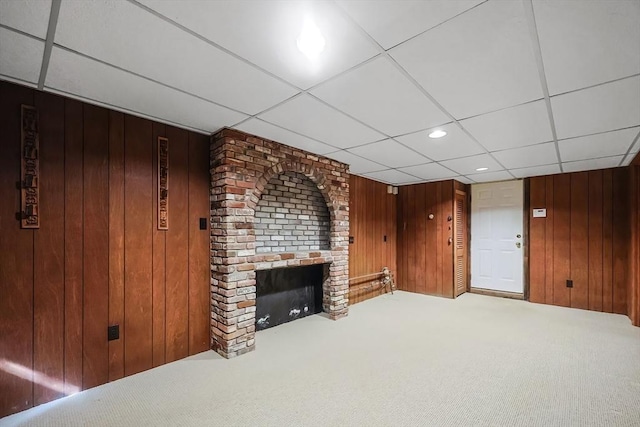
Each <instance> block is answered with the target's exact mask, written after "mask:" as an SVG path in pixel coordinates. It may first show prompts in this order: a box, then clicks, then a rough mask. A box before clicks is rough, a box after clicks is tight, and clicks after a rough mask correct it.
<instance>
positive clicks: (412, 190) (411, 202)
mask: <svg viewBox="0 0 640 427" xmlns="http://www.w3.org/2000/svg"><path fill="white" fill-rule="evenodd" d="M416 187H417V186H416V185H410V186H409V187H408V188H407V197H408V200H407V210H408V211H409V212H412V214H411V215H410V216H409V218H408V221H407V231H406V236H407V243H408V245H407V252H405V253H404V254H403V256H405V257H406V258H407V289H406V290H408V291H409V292H416V289H417V286H416V270H417V268H416V255H417V254H416V249H417V248H416V232H417V223H418V215H417V213H416Z"/></svg>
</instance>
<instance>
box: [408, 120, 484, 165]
mask: <svg viewBox="0 0 640 427" xmlns="http://www.w3.org/2000/svg"><path fill="white" fill-rule="evenodd" d="M436 129H440V130H444V131H446V132H447V135H445V136H443V137H442V138H438V139H433V138H429V133H431V131H433V130H435V129H429V130H426V131H422V132H415V133H412V134H409V135H404V136H399V137H396V138H395V139H396V140H397V141H398V142H401V143H402V144H404V145H406V146H407V147H410V148H411V149H413V150H416V151H417V152H419V153H422V154H423V155H425V156H427V157H428V158H429V159H431V160H435V161H440V160H447V159H454V158H457V157H463V156H471V155H474V154H480V153H483V152H484V150H483V149H482V147H481V146H480V145H478V143H477V142H475V141H474V140H473V139H472V138H470V137H469V135H467V134H466V133H465V132H463V131H462V129H460V127H458V126H457V125H456V124H454V123H451V124H448V125H444V126H438V127H437V128H436Z"/></svg>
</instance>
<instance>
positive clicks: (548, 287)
mask: <svg viewBox="0 0 640 427" xmlns="http://www.w3.org/2000/svg"><path fill="white" fill-rule="evenodd" d="M546 181H547V182H546V185H547V188H546V198H547V204H546V206H547V219H546V220H545V223H546V224H545V236H546V242H545V245H544V246H545V260H544V264H545V271H546V277H545V294H544V298H545V302H546V303H547V304H553V292H554V281H553V280H554V277H553V269H554V264H553V261H554V256H553V253H554V250H553V244H554V242H555V239H554V237H553V233H554V221H555V215H554V210H555V209H554V205H553V200H554V182H555V181H554V178H553V176H548V177H546ZM534 262H535V260H533V259H530V260H529V265H530V266H531V265H532V264H533V263H534Z"/></svg>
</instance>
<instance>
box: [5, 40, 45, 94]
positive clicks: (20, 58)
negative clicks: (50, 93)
mask: <svg viewBox="0 0 640 427" xmlns="http://www.w3.org/2000/svg"><path fill="white" fill-rule="evenodd" d="M0 46H2V48H0V74H3V75H5V76H8V77H13V78H16V79H20V80H25V81H28V82H31V83H37V82H38V78H39V77H40V66H41V64H42V53H43V52H44V42H41V41H39V40H36V39H34V38H31V37H28V36H24V35H22V34H18V33H16V32H14V31H11V30H7V29H6V28H0Z"/></svg>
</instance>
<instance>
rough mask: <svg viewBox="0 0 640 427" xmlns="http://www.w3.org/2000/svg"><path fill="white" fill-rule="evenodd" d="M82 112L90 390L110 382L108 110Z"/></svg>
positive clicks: (86, 377) (85, 379) (86, 378)
mask: <svg viewBox="0 0 640 427" xmlns="http://www.w3.org/2000/svg"><path fill="white" fill-rule="evenodd" d="M83 114H84V130H83V134H84V169H83V171H84V176H83V184H84V186H83V200H84V213H83V215H84V221H85V227H84V230H83V247H84V250H83V283H84V294H83V295H84V296H83V307H84V315H83V347H82V349H83V362H82V370H83V373H82V386H83V388H90V387H95V386H97V385H100V384H104V383H106V382H107V381H108V380H109V346H108V343H107V325H108V323H109V299H108V295H109V112H108V111H107V110H105V109H103V108H100V107H95V106H92V105H87V104H85V105H84V108H83ZM89 224H90V226H89Z"/></svg>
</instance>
